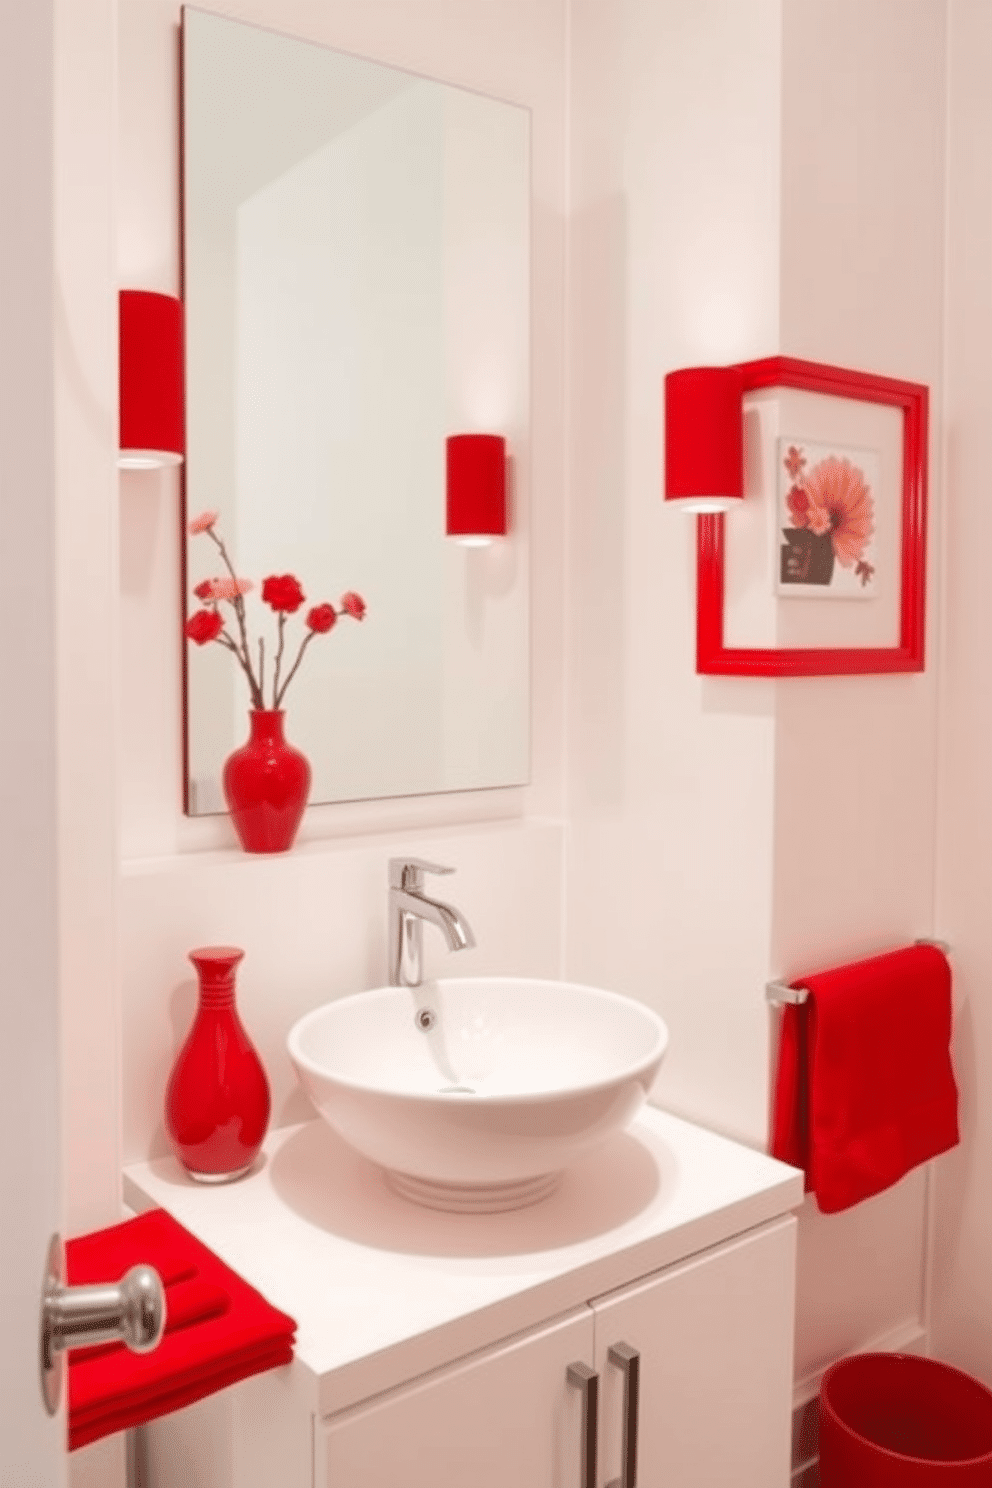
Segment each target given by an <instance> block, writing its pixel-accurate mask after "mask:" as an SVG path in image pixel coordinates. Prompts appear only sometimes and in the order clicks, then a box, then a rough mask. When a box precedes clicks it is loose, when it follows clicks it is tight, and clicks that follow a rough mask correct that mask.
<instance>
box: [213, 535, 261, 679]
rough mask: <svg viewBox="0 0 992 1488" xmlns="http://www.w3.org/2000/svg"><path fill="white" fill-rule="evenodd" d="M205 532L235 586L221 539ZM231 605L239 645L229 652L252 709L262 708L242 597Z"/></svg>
mask: <svg viewBox="0 0 992 1488" xmlns="http://www.w3.org/2000/svg"><path fill="white" fill-rule="evenodd" d="M206 530H207V536H208V537H210V538H212V540H213V541H214V542H215V543H216V544H217V547H218V548H219V549H220V556H221V559H222V561H223V564H224V567H225V568H226V569H227V571H228V573H229V574H230V575H231V578H232V579H233V580H234V583H235V585H237V582H238V576H237V574H236V573H235V572H234V565H233V564H232V563H231V560H230V558H229V557H228V553H227V549H226V547H225V546H224V542H223V539H222V538H219V537H218V536H217V534H216V532H215V531H214V529H213V528H212V527H208V528H207V529H206ZM231 604H232V606H233V608H234V613H235V616H236V617H237V621H238V632H239V634H240V636H241V645H240V646H236V645H235V644H234V643H233V642H231V643H230V644H231V650H232V651H233V652H234V654H235V656H236V657H237V658H238V661H239V662H240V663H241V667H242V670H243V671H244V674H245V676H246V677H247V679H248V690H249V692H250V693H251V702H252V707H253V708H264V707H265V701H264V699H263V697H262V689H261V686H260V685H259V683H258V682H256V680H255V673H254V672H253V671H252V665H251V657H250V656H249V654H248V626H247V624H246V621H245V601H244V595H242V594H238V593H235V595H234V598H233V599H232V600H231ZM218 639H219V637H218Z"/></svg>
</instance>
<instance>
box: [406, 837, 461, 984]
mask: <svg viewBox="0 0 992 1488" xmlns="http://www.w3.org/2000/svg"><path fill="white" fill-rule="evenodd" d="M454 871H455V870H454V869H453V868H442V867H441V866H440V864H438V863H425V862H424V860H423V859H422V858H390V860H389V983H390V986H392V987H419V986H420V981H421V977H422V975H423V960H424V921H425V920H429V921H430V923H431V924H432V925H436V926H437V927H438V929H439V930H440V931H441V933H442V934H443V935H444V938H445V940H446V941H447V942H448V949H449V950H451V951H462V950H466V949H467V948H468V947H469V946H474V945H475V936H474V935H473V934H472V927H471V926H470V925H469V923H468V921H467V920H466V919H465V917H464V915H462V914H460V913H459V911H458V910H457V909H455V908H454V906H453V905H451V904H442V903H441V901H440V900H439V899H428V897H427V895H426V894H425V893H424V892H423V887H424V874H425V873H454Z"/></svg>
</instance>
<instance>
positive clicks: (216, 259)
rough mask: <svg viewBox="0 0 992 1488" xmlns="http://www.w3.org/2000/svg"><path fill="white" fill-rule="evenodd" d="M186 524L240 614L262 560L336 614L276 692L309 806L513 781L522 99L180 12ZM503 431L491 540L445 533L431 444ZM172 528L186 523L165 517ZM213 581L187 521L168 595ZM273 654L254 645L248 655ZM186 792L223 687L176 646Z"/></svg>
mask: <svg viewBox="0 0 992 1488" xmlns="http://www.w3.org/2000/svg"><path fill="white" fill-rule="evenodd" d="M182 49H183V255H184V289H183V294H184V300H185V307H186V408H187V413H186V419H187V435H186V448H187V454H186V472H185V510H186V518H187V520H188V519H190V518H192V517H195V516H197V515H198V514H199V513H201V512H204V511H216V512H217V513H218V514H219V516H218V521H217V525H216V529H215V530H216V531H217V532H218V533H219V534H220V535H221V536H222V537H223V539H224V541H225V544H226V546H227V548H228V550H229V552H230V553H231V556H232V559H233V560H234V564H235V567H236V570H237V572H238V574H239V576H241V577H244V578H247V579H251V580H253V581H254V583H255V586H256V587H255V590H254V592H253V593H251V594H250V595H249V596H248V597H247V599H246V607H247V609H248V612H249V629H250V631H251V633H252V635H254V636H256V637H257V635H258V634H259V632H260V631H261V632H262V633H263V634H264V635H265V637H266V642H265V644H266V653H267V656H268V658H269V662H268V664H269V665H271V658H272V655H273V651H274V642H275V635H276V627H275V616H274V614H273V613H272V611H271V610H270V609H269V608H268V607H267V606H266V605H264V604H262V602H261V599H260V597H259V592H258V591H259V586H260V582H261V580H262V579H263V578H264V577H265V576H266V575H269V574H286V573H291V574H294V575H296V576H297V578H298V579H299V580H300V582H301V584H302V586H303V589H304V592H305V594H306V605H305V606H304V607H303V608H302V609H301V610H299V611H298V612H297V613H296V614H294V615H291V616H289V617H288V620H287V625H286V633H287V651H295V644H296V643H297V642H298V640H299V639H300V638H302V636H303V635H305V634H306V629H305V623H304V616H305V614H306V611H307V610H308V609H309V608H310V606H312V605H316V604H320V603H322V602H330V603H332V604H334V605H335V606H337V605H338V604H339V602H340V598H341V596H342V594H344V593H345V592H346V591H356V592H357V593H359V594H360V595H361V596H362V597H363V599H364V600H365V603H366V605H367V613H366V616H365V619H364V620H363V621H362V622H361V623H360V624H358V623H354V622H346V621H345V620H342V621H340V622H339V623H338V624H336V625H335V626H334V628H333V630H332V631H331V632H330V633H329V634H325V635H317V636H315V637H314V641H313V644H311V645H308V648H307V652H306V655H305V658H304V661H303V665H302V666H301V668H300V671H299V673H298V674H297V675H296V677H295V678H294V679H293V682H292V684H291V687H290V689H289V691H288V693H287V696H286V699H285V702H284V705H283V706H284V708H285V712H286V735H287V738H288V739H289V740H290V742H292V743H293V744H295V745H296V746H297V747H298V748H300V749H302V750H303V751H304V753H305V754H306V755H307V756H308V758H309V760H310V763H311V768H312V771H313V783H312V786H311V792H310V800H311V802H321V801H350V800H361V799H369V798H376V797H384V796H403V795H418V794H423V793H428V792H435V791H455V790H472V789H479V788H484V787H496V786H510V785H521V784H525V783H526V781H527V779H528V774H529V692H530V676H529V551H528V547H529V544H528V507H529V445H530V424H529V414H530V385H529V373H530V116H529V113H528V111H527V110H525V109H522V108H519V107H516V106H514V105H510V104H506V103H501V102H496V101H494V100H492V99H489V98H484V97H480V96H479V95H477V94H475V93H471V92H468V91H466V90H464V89H461V88H456V87H451V86H449V85H446V84H443V83H438V82H432V81H429V80H427V79H424V78H420V77H416V76H413V75H411V74H409V73H406V72H402V71H399V70H397V69H396V68H392V67H384V66H381V65H379V64H378V63H374V62H369V61H365V60H362V59H360V58H357V57H352V56H347V55H344V54H342V53H339V52H335V51H332V50H330V49H328V48H326V47H323V46H317V45H314V44H312V43H309V42H304V41H299V40H295V39H292V38H288V37H284V36H281V35H277V34H275V33H273V32H270V31H266V30H263V29H260V28H258V27H254V26H248V25H244V24H242V23H241V22H237V21H231V20H227V19H223V18H221V17H218V16H214V15H211V14H208V13H207V12H205V11H201V10H196V9H193V8H191V7H185V8H184V10H183V28H182ZM472 432H483V433H489V434H498V435H501V436H502V437H503V438H504V439H505V441H506V452H507V505H508V524H507V535H506V536H505V537H502V538H499V539H497V540H495V541H494V542H492V543H491V544H490V545H488V546H485V547H466V546H464V545H462V544H461V543H458V542H456V541H455V540H454V539H452V538H448V537H446V536H445V468H446V466H445V449H446V439H447V437H448V436H449V435H452V434H458V433H472ZM184 530H185V523H184ZM222 572H223V570H222V568H221V566H220V564H219V560H218V552H217V549H216V547H215V546H214V544H213V543H212V542H211V541H210V540H209V538H207V537H205V536H204V535H199V536H192V537H191V536H188V535H187V537H186V545H185V583H186V589H185V596H186V606H187V610H186V613H190V612H191V611H192V609H194V608H195V607H196V604H197V601H196V600H195V599H194V598H193V597H192V596H193V590H194V588H195V587H196V586H197V585H198V584H200V583H202V581H203V580H205V579H208V578H211V577H214V576H217V575H220V574H221V573H222ZM270 648H272V649H270ZM185 688H186V728H187V737H186V760H187V778H186V785H187V792H186V798H187V810H188V812H189V813H190V814H192V815H200V814H204V813H208V812H216V811H223V810H224V809H225V808H224V801H223V796H222V793H221V787H220V775H221V769H222V766H223V762H224V760H225V759H226V757H227V756H228V755H229V754H230V753H231V751H232V750H233V749H235V748H236V747H238V746H239V745H240V744H242V743H243V742H244V740H245V739H246V737H247V732H248V721H247V720H248V708H249V705H250V703H249V696H248V689H247V686H246V683H245V680H244V677H243V674H242V672H241V670H240V668H239V667H238V665H237V664H236V662H235V660H234V658H233V657H232V656H231V655H230V654H229V653H228V652H227V651H225V650H224V648H223V646H222V645H219V644H213V643H211V644H205V645H203V646H196V645H193V644H190V645H188V647H187V653H186V675H185Z"/></svg>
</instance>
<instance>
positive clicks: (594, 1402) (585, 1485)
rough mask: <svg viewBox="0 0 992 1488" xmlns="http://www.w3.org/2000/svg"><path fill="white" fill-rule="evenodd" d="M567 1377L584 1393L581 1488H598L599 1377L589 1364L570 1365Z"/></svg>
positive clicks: (571, 1383) (566, 1372)
mask: <svg viewBox="0 0 992 1488" xmlns="http://www.w3.org/2000/svg"><path fill="white" fill-rule="evenodd" d="M565 1377H566V1378H567V1380H568V1382H569V1384H570V1385H577V1386H578V1388H579V1389H580V1390H581V1391H582V1480H581V1488H596V1433H597V1431H598V1429H599V1375H598V1374H597V1373H596V1371H595V1369H590V1368H589V1365H588V1364H582V1363H576V1364H569V1366H568V1368H567V1370H566V1371H565Z"/></svg>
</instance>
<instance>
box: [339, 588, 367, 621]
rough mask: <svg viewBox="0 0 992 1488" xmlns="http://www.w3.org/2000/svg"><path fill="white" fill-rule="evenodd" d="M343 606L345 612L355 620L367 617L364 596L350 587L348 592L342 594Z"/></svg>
mask: <svg viewBox="0 0 992 1488" xmlns="http://www.w3.org/2000/svg"><path fill="white" fill-rule="evenodd" d="M341 608H342V609H343V610H344V612H345V614H346V615H350V616H351V618H352V619H353V620H364V619H365V601H364V599H363V598H362V596H361V595H360V594H356V593H355V592H354V590H353V589H349V590H348V593H347V594H342V596H341Z"/></svg>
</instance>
